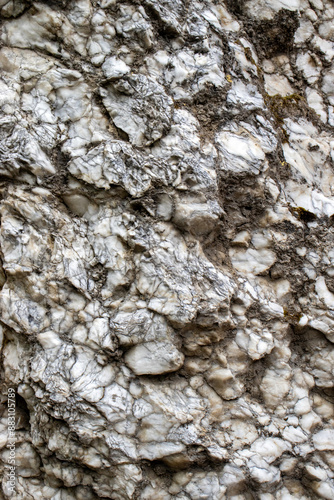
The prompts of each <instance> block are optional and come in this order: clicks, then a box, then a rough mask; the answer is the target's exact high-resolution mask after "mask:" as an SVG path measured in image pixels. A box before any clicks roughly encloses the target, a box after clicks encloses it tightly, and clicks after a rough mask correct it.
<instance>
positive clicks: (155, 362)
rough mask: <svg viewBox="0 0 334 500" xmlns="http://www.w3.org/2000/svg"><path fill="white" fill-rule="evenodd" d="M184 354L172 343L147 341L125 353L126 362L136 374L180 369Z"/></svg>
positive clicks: (150, 373) (159, 372)
mask: <svg viewBox="0 0 334 500" xmlns="http://www.w3.org/2000/svg"><path fill="white" fill-rule="evenodd" d="M183 361H184V356H183V354H182V353H180V352H179V351H178V349H176V348H175V347H174V346H173V345H172V344H167V343H162V342H147V343H145V344H139V345H137V346H136V347H133V348H132V349H130V351H128V352H127V353H126V355H125V362H126V364H127V365H128V366H129V367H130V368H131V370H133V371H134V373H135V374H136V375H159V374H161V373H168V372H173V371H175V370H178V369H179V368H181V366H182V365H183Z"/></svg>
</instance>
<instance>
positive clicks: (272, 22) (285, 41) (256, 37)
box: [244, 9, 299, 59]
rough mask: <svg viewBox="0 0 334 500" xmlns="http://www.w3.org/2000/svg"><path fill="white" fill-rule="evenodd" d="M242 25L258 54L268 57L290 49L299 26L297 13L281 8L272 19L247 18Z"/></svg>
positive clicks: (287, 51) (284, 52)
mask: <svg viewBox="0 0 334 500" xmlns="http://www.w3.org/2000/svg"><path fill="white" fill-rule="evenodd" d="M244 25H245V29H246V31H247V34H248V35H249V36H250V37H251V39H252V41H253V43H254V45H255V46H256V49H257V52H258V54H259V55H260V56H262V57H265V58H268V59H269V58H271V57H274V56H277V55H279V54H286V53H289V52H290V51H291V50H292V47H293V39H294V34H295V32H296V30H297V28H298V26H299V21H298V13H297V12H291V11H290V10H286V9H282V10H280V11H279V12H277V14H275V16H274V17H273V18H272V19H262V20H259V21H257V20H255V19H252V20H250V19H248V20H247V21H245V22H244Z"/></svg>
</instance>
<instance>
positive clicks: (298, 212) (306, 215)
mask: <svg viewBox="0 0 334 500" xmlns="http://www.w3.org/2000/svg"><path fill="white" fill-rule="evenodd" d="M290 211H291V212H292V213H293V215H294V216H295V217H297V218H298V219H299V220H300V221H302V222H312V221H314V220H315V219H316V218H317V216H316V215H314V214H313V213H312V212H309V211H308V210H306V209H305V208H303V207H295V208H294V207H293V208H291V209H290Z"/></svg>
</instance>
